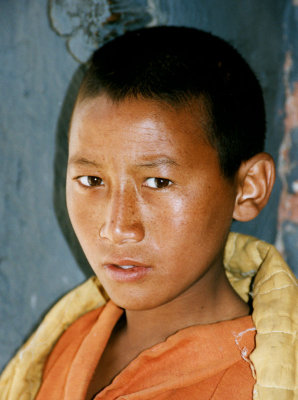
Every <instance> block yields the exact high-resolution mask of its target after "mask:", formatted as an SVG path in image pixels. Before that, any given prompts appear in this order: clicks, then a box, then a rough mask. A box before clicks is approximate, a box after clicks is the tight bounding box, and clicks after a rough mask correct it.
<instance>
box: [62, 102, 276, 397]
mask: <svg viewBox="0 0 298 400" xmlns="http://www.w3.org/2000/svg"><path fill="white" fill-rule="evenodd" d="M194 107H196V108H197V110H198V109H199V108H198V104H190V105H189V106H187V107H186V106H184V107H182V106H181V107H177V108H173V107H170V106H169V105H166V104H162V103H160V102H157V101H153V100H141V99H126V100H123V101H121V102H119V103H115V102H113V101H112V100H111V99H110V98H109V97H108V96H107V95H104V94H103V95H101V96H98V97H96V98H93V99H85V100H82V101H78V102H77V104H76V106H75V110H74V113H73V118H72V122H71V127H70V139H69V164H68V171H67V206H68V211H69V215H70V219H71V222H72V225H73V227H74V230H75V232H76V235H77V237H78V239H79V241H80V243H81V246H82V248H83V250H84V252H85V254H86V256H87V258H88V261H89V263H90V265H91V267H92V268H93V270H94V272H95V274H96V275H97V276H98V278H99V280H100V281H101V283H102V284H103V286H104V288H105V290H106V291H107V293H108V294H109V296H110V298H111V299H112V300H113V301H114V302H115V303H116V304H117V305H119V306H120V307H122V308H124V309H125V310H126V318H127V323H126V325H125V327H124V328H123V329H122V330H121V331H120V332H119V331H117V332H116V333H115V334H114V335H113V336H112V338H111V340H110V343H109V344H108V346H107V349H106V351H105V353H104V355H103V357H102V360H101V363H100V365H99V366H98V370H97V373H95V377H94V380H93V383H92V385H91V386H92V388H90V393H89V395H90V396H91V394H94V393H96V391H98V390H99V389H100V388H101V387H103V386H104V385H106V384H107V383H108V382H109V381H110V380H111V378H112V377H113V376H114V375H115V374H116V373H117V372H119V370H121V369H122V368H123V367H124V366H125V365H127V363H128V362H129V361H131V359H132V358H134V357H135V356H136V355H137V354H138V353H139V352H140V351H142V350H143V349H145V348H148V347H150V346H152V345H154V344H156V343H158V342H160V341H162V340H164V339H165V338H166V337H168V336H169V335H170V334H172V333H174V332H176V331H177V330H179V329H182V328H185V327H187V326H191V325H194V324H202V323H213V322H217V321H222V320H226V319H233V318H236V317H240V316H243V315H247V314H248V312H249V310H248V306H247V305H246V304H245V303H244V302H243V301H242V300H241V299H240V298H239V297H238V295H237V294H236V293H235V292H234V291H233V289H232V288H231V286H230V284H229V283H228V281H227V278H226V276H225V273H224V269H223V264H222V260H223V252H224V246H225V242H226V239H227V235H228V233H229V229H230V225H231V222H232V218H233V217H234V218H237V219H239V220H248V219H251V218H253V217H254V216H256V215H257V214H258V212H259V211H260V210H261V209H262V207H263V206H264V205H265V204H266V202H267V199H268V197H269V194H270V190H271V187H272V184H273V180H274V173H273V172H272V171H274V166H273V161H272V159H271V158H270V156H268V155H267V154H265V153H261V155H257V156H256V157H255V158H252V159H250V160H248V161H247V162H245V163H243V165H242V166H241V167H240V169H239V172H238V174H237V175H236V176H235V178H234V179H232V180H231V179H229V180H228V179H227V178H225V177H224V176H223V174H222V173H221V170H220V166H219V160H218V155H217V152H216V150H215V149H214V148H213V147H212V146H211V145H210V144H209V143H208V141H207V140H206V137H205V134H204V130H203V124H201V123H200V120H204V115H203V111H202V110H201V115H199V118H198V115H195V114H194V112H193V109H194ZM197 114H198V112H197ZM88 176H89V177H93V178H87V177H88ZM153 178H162V179H163V181H161V180H157V181H156V180H155V179H153ZM260 182H261V183H260ZM90 184H91V186H90ZM156 184H159V185H161V186H163V187H161V188H159V187H158V185H156ZM268 193H269V194H268ZM127 259H129V260H134V261H136V262H138V263H141V264H142V265H145V266H146V274H145V275H144V276H143V277H141V278H139V279H137V280H134V281H130V282H119V281H117V280H115V279H113V277H111V275H110V274H109V273H108V270H107V268H106V267H105V265H107V264H111V263H115V264H117V263H119V262H118V261H119V260H127ZM130 263H131V262H127V264H130ZM115 353H116V354H117V355H118V357H117V358H116V357H115V356H114V355H115ZM115 359H116V361H115ZM103 371H105V373H103ZM99 377H101V378H99Z"/></svg>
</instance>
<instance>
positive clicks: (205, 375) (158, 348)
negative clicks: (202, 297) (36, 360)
mask: <svg viewBox="0 0 298 400" xmlns="http://www.w3.org/2000/svg"><path fill="white" fill-rule="evenodd" d="M122 313H123V311H122V310H121V309H120V308H118V307H117V306H116V305H115V304H114V303H113V302H111V301H109V302H108V304H107V305H106V306H104V307H101V308H99V309H96V310H94V311H91V312H89V313H87V314H86V315H84V316H83V317H81V318H79V319H78V320H77V321H76V322H75V323H74V324H73V325H72V326H71V327H70V328H68V329H67V331H66V332H65V333H64V334H63V335H62V337H61V338H60V340H59V341H58V343H57V344H56V346H55V347H54V350H53V351H52V353H51V355H50V357H49V359H48V361H47V364H46V367H45V370H44V375H43V382H42V386H41V388H40V390H39V393H38V395H37V397H36V399H37V400H57V399H59V400H85V395H86V392H87V389H88V386H89V383H90V381H91V378H92V375H93V372H94V370H95V368H96V366H97V364H98V362H99V360H100V357H101V355H102V353H103V351H104V349H105V346H106V344H107V342H108V340H109V337H110V335H111V332H112V330H113V328H114V326H115V324H116V323H117V321H118V319H119V318H120V316H121V314H122ZM254 337H255V328H254V326H253V322H252V319H251V317H249V316H248V317H243V318H238V319H235V320H231V321H223V322H219V323H216V324H210V325H196V326H192V327H189V328H185V329H182V330H180V331H178V332H177V333H175V334H173V335H171V336H170V337H168V338H167V339H166V340H165V341H164V342H162V343H159V344H157V345H155V346H153V347H151V348H149V349H147V350H144V351H143V352H141V353H140V354H139V355H138V356H137V357H136V358H135V359H134V360H133V361H131V362H130V363H129V365H128V366H127V367H126V368H124V369H123V370H122V371H121V372H120V373H119V374H118V375H117V376H116V377H115V378H114V380H113V381H112V383H111V384H110V385H108V386H107V387H105V388H104V389H103V390H102V391H101V392H100V393H98V394H97V395H96V396H95V400H100V399H104V400H114V399H127V400H135V399H142V400H145V399H146V400H147V399H158V400H165V399H167V400H170V399H171V400H178V399H179V400H187V399H199V400H207V399H208V400H210V399H212V400H224V399H228V400H236V399H237V400H250V399H252V393H253V385H254V383H255V380H254V378H253V375H252V371H251V366H250V365H251V364H250V362H249V358H248V356H249V354H250V353H251V351H252V350H253V348H254V345H255V344H254Z"/></svg>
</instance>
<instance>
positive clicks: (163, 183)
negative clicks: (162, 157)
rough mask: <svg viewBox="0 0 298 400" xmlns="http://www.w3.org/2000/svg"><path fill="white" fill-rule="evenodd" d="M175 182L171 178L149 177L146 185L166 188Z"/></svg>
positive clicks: (154, 187)
mask: <svg viewBox="0 0 298 400" xmlns="http://www.w3.org/2000/svg"><path fill="white" fill-rule="evenodd" d="M172 184H173V182H172V181H170V179H165V178H148V179H146V182H145V186H147V187H150V188H153V189H164V188H166V187H168V186H171V185H172Z"/></svg>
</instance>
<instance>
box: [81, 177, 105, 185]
mask: <svg viewBox="0 0 298 400" xmlns="http://www.w3.org/2000/svg"><path fill="white" fill-rule="evenodd" d="M77 180H78V181H79V182H80V184H81V185H83V186H87V187H95V186H102V185H103V180H102V179H101V178H99V177H98V176H90V175H85V176H79V177H78V178H77Z"/></svg>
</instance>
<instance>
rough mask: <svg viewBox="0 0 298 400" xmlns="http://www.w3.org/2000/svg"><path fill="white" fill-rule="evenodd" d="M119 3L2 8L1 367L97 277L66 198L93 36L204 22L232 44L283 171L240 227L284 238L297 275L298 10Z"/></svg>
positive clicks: (284, 2)
mask: <svg viewBox="0 0 298 400" xmlns="http://www.w3.org/2000/svg"><path fill="white" fill-rule="evenodd" d="M83 3H84V4H87V3H88V4H91V6H92V4H93V5H94V4H95V5H97V6H98V7H97V8H95V9H94V10H93V11H94V12H93V13H88V12H87V11H86V9H85V8H81V9H80V10H79V12H77V10H76V9H75V10H73V9H71V11H72V12H75V13H76V12H77V14H78V16H77V17H76V18H70V17H69V14H67V11H69V7H73V6H75V5H78V6H80V4H83ZM109 3H110V4H111V5H110V8H109V7H108V6H107V4H108V1H103V0H102V1H100V2H99V1H97V0H90V1H89V2H84V1H83V0H76V1H74V0H73V1H70V0H63V1H59V2H58V1H54V0H52V1H51V2H49V4H48V3H47V0H39V1H34V0H10V1H1V2H0V38H1V39H0V58H1V69H0V96H1V107H0V140H1V142H0V143H1V147H0V160H1V164H0V165H1V169H0V179H1V196H0V220H1V224H0V243H1V248H0V321H1V322H0V368H1V367H2V366H3V365H4V364H5V363H6V362H7V360H8V359H9V358H10V357H11V355H12V354H13V353H14V352H15V350H16V349H17V348H18V347H19V345H20V344H21V343H22V342H23V340H24V339H25V337H26V336H27V335H28V334H29V333H30V332H31V331H32V329H33V328H34V326H36V324H37V323H38V321H39V320H40V318H41V316H42V315H43V314H44V313H45V311H46V310H47V309H48V308H49V307H50V306H51V305H52V304H53V303H54V302H55V301H56V300H57V299H58V298H59V297H60V296H61V295H62V294H63V293H65V292H66V291H67V290H69V289H70V288H72V287H74V286H75V285H77V284H78V283H80V282H82V281H83V280H84V279H85V278H86V276H88V275H89V274H91V270H90V269H89V267H88V265H87V262H86V261H85V258H84V256H83V254H82V252H81V250H80V248H79V246H78V244H77V242H76V239H75V237H74V235H73V233H72V231H71V228H70V224H69V221H68V219H67V216H66V209H65V201H64V176H65V161H66V130H67V122H68V119H69V115H70V112H71V107H72V103H73V99H74V94H75V92H76V90H77V87H78V83H79V81H80V78H81V76H82V72H81V67H80V63H79V62H78V61H77V60H75V58H74V57H73V56H72V55H71V54H70V52H69V51H68V50H67V46H66V42H67V43H68V46H69V48H70V50H71V52H72V53H73V54H74V55H75V57H76V58H77V59H80V60H81V59H85V58H86V57H88V55H89V54H90V51H91V49H92V48H93V46H94V40H99V41H102V40H105V38H107V37H110V36H111V35H112V36H113V35H115V34H119V33H121V32H122V31H123V29H124V26H127V25H129V26H130V27H134V26H142V25H145V24H156V23H158V24H161V23H166V24H174V25H186V26H195V27H199V28H202V29H205V30H208V31H211V32H212V33H214V34H217V35H219V36H221V37H223V38H225V39H227V40H228V41H230V42H231V43H232V44H233V45H234V46H235V47H236V48H237V49H238V50H239V51H240V52H241V53H242V54H243V55H244V56H245V58H246V59H247V60H248V62H249V63H250V64H251V65H252V67H253V68H254V70H255V71H256V73H257V75H258V77H259V79H260V81H261V84H262V86H263V88H264V94H265V100H266V108H267V115H268V138H267V144H266V147H267V150H268V151H269V152H270V153H272V154H273V156H274V158H275V160H276V161H277V163H278V165H279V178H278V180H277V184H276V186H275V190H274V193H273V196H272V199H271V201H270V203H269V205H268V207H267V208H266V209H265V210H264V211H263V212H262V213H261V215H260V216H259V217H258V218H257V219H256V220H255V221H252V222H250V223H247V224H243V225H242V224H238V223H237V224H235V225H234V227H233V229H234V230H241V231H243V232H248V233H250V234H252V235H255V236H259V237H260V238H262V239H265V240H267V241H269V242H272V243H274V242H275V241H276V240H277V243H278V246H279V248H280V249H281V250H282V251H284V254H285V257H286V258H287V259H288V261H289V263H290V264H291V265H292V267H293V268H296V272H297V271H298V269H297V264H298V263H297V261H298V256H297V253H298V252H297V243H298V229H297V224H298V215H297V196H298V194H297V192H298V188H297V186H298V182H297V179H298V178H297V168H298V166H297V157H298V115H297V110H298V48H297V47H298V43H297V39H296V38H297V37H298V31H297V29H298V28H297V18H298V16H297V13H298V7H296V6H295V5H294V2H292V1H290V0H275V1H274V2H272V1H271V0H263V1H261V2H260V1H259V0H249V1H248V0H242V1H239V0H226V1H225V2H223V1H221V0H212V1H210V0H201V1H197V0H189V1H180V0H135V1H131V2H128V1H125V0H118V1H116V0H114V1H110V2H109ZM296 3H297V1H296ZM129 4H130V6H129ZM132 4H133V5H134V6H133V7H132ZM59 5H60V8H59V7H58V6H59ZM61 5H62V6H63V7H62V8H61ZM99 5H100V8H99ZM124 9H126V12H125V13H123V12H122V11H123V10H124ZM86 21H87V22H88V23H87V22H86ZM97 21H100V23H101V24H102V25H101V27H100V30H99V32H98V34H97V35H96V30H97V27H98V25H97ZM61 35H62V36H61ZM96 38H97V39H96ZM295 205H296V207H295Z"/></svg>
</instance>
